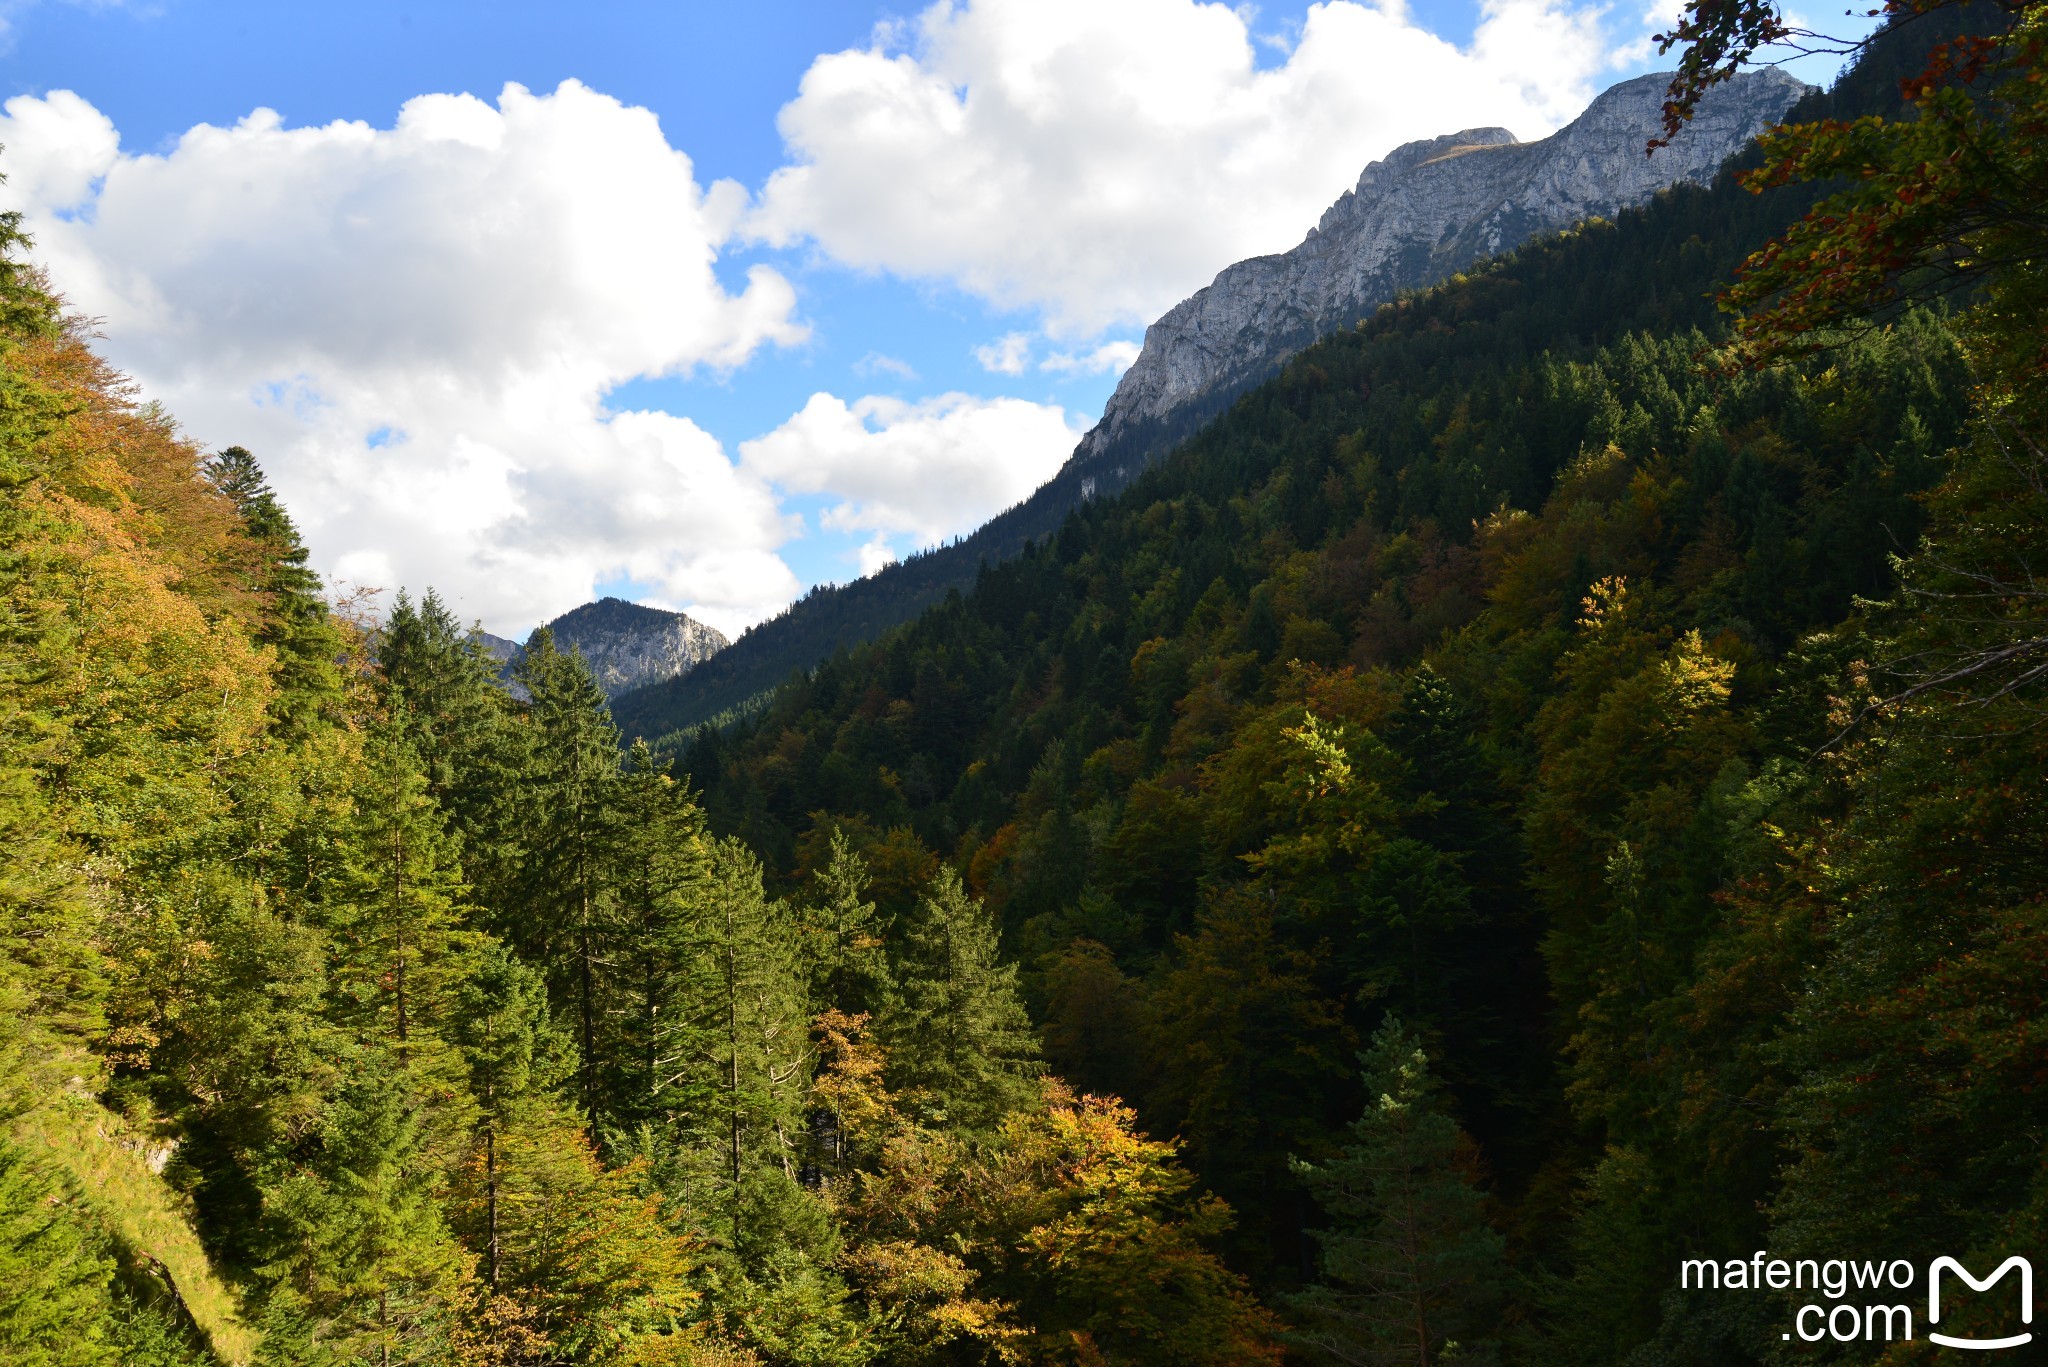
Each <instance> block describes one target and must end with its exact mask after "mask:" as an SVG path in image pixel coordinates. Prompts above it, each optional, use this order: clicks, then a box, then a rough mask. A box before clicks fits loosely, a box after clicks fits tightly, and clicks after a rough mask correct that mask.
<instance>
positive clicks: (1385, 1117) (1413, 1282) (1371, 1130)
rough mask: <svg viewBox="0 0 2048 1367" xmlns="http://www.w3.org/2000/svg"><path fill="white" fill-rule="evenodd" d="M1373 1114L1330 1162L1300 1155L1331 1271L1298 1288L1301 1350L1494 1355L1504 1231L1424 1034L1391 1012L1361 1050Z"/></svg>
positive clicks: (1416, 1365) (1367, 1356) (1471, 1357)
mask: <svg viewBox="0 0 2048 1367" xmlns="http://www.w3.org/2000/svg"><path fill="white" fill-rule="evenodd" d="M1362 1061H1363V1063H1364V1065H1365V1081H1366V1091H1367V1095H1368V1096H1369V1097H1371V1098H1372V1100H1369V1101H1368V1102H1367V1103H1366V1109H1365V1113H1364V1114H1363V1115H1361V1116H1360V1117H1359V1118H1358V1120H1357V1121H1356V1122H1355V1123H1354V1124H1353V1125H1352V1127H1351V1142H1350V1143H1349V1144H1347V1145H1345V1147H1344V1151H1343V1153H1342V1154H1340V1155H1339V1156H1338V1157H1336V1158H1333V1159H1331V1160H1330V1161H1328V1162H1326V1163H1320V1164H1309V1163H1298V1164H1297V1171H1298V1172H1299V1173H1300V1174H1301V1176H1302V1178H1303V1180H1304V1181H1305V1182H1306V1183H1307V1184H1308V1187H1309V1190H1310V1192H1311V1193H1313V1194H1314V1196H1315V1198H1316V1200H1317V1203H1318V1204H1319V1205H1320V1206H1321V1207H1322V1209H1323V1211H1324V1213H1325V1214H1326V1215H1327V1216H1328V1217H1329V1218H1330V1220H1331V1225H1330V1227H1329V1228H1327V1229H1325V1230H1321V1231H1319V1232H1318V1233H1317V1236H1316V1237H1317V1238H1318V1239H1319V1240H1320V1241H1321V1243H1322V1257H1321V1266H1322V1274H1323V1281H1322V1283H1321V1284H1320V1285H1318V1286H1316V1287H1313V1288H1312V1289H1310V1290H1309V1291H1307V1292H1305V1293H1303V1294H1302V1295H1299V1296H1296V1297H1294V1298H1293V1306H1294V1310H1295V1313H1296V1317H1297V1320H1298V1322H1299V1324H1300V1325H1301V1328H1300V1331H1299V1333H1298V1334H1297V1338H1298V1340H1299V1341H1300V1342H1301V1343H1302V1344H1303V1346H1305V1347H1308V1348H1310V1349H1312V1350H1313V1351H1315V1352H1316V1353H1317V1354H1318V1355H1320V1356H1323V1357H1327V1358H1329V1359H1332V1360H1334V1361H1337V1362H1343V1363H1355V1364H1360V1365H1361V1367H1366V1365H1370V1367H1394V1364H1401V1367H1430V1364H1432V1363H1447V1362H1453V1361H1455V1362H1459V1363H1480V1362H1489V1361H1492V1360H1493V1359H1494V1356H1495V1351H1494V1349H1493V1347H1492V1345H1491V1344H1490V1343H1488V1342H1486V1341H1485V1340H1484V1339H1483V1338H1482V1337H1481V1336H1482V1335H1483V1333H1484V1332H1485V1325H1486V1315H1487V1312H1488V1310H1489V1309H1490V1307H1491V1305H1492V1304H1493V1302H1495V1301H1496V1300H1497V1299H1498V1298H1499V1296H1500V1295H1501V1293H1502V1291H1503V1289H1504V1288H1503V1279H1504V1277H1505V1272H1506V1265H1505V1262H1504V1261H1503V1257H1502V1250H1503V1241H1502V1240H1501V1237H1500V1235H1498V1234H1497V1233H1495V1232H1494V1231H1493V1230H1492V1229H1490V1228H1489V1227H1488V1226H1487V1224H1486V1221H1485V1219H1484V1218H1483V1217H1482V1216H1481V1214H1480V1209H1479V1204H1480V1196H1479V1190H1478V1188H1477V1187H1476V1186H1475V1185H1474V1183H1473V1180H1472V1174H1471V1171H1470V1167H1469V1161H1468V1160H1469V1158H1470V1151H1471V1143H1470V1141H1469V1140H1467V1139H1466V1138H1465V1136H1464V1135H1463V1134H1462V1133H1460V1131H1459V1129H1458V1126H1457V1123H1456V1122H1455V1121H1453V1120H1452V1119H1451V1118H1450V1117H1449V1116H1448V1115H1446V1114H1444V1111H1443V1103H1442V1099H1441V1096H1440V1094H1439V1092H1438V1087H1437V1083H1436V1080H1435V1079H1434V1078H1433V1077H1432V1076H1431V1075H1430V1068H1429V1058H1428V1056H1427V1055H1426V1054H1425V1053H1424V1052H1423V1049H1422V1045H1421V1042H1420V1040H1418V1039H1417V1037H1416V1036H1415V1035H1414V1034H1413V1033H1412V1032H1411V1031H1409V1030H1408V1029H1407V1028H1406V1027H1404V1026H1403V1025H1402V1024H1401V1022H1400V1021H1399V1020H1398V1019H1396V1018H1394V1017H1392V1016H1389V1017H1388V1018H1387V1019H1386V1021H1385V1022H1384V1023H1383V1024H1382V1025H1381V1026H1380V1028H1379V1030H1378V1031H1377V1032H1376V1033H1375V1034H1374V1035H1373V1039H1372V1047H1371V1048H1370V1049H1369V1050H1367V1052H1366V1053H1365V1055H1364V1057H1363V1060H1362Z"/></svg>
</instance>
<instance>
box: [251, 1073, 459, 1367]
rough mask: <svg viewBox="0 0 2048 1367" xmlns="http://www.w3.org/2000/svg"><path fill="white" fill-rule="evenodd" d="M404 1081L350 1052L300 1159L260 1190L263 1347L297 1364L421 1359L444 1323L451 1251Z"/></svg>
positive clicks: (453, 1269)
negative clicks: (350, 1060) (309, 1148)
mask: <svg viewBox="0 0 2048 1367" xmlns="http://www.w3.org/2000/svg"><path fill="white" fill-rule="evenodd" d="M426 1139H427V1136H426V1128H425V1126H424V1125H423V1124H422V1122H421V1117H420V1115H419V1111H418V1099H417V1097H416V1096H415V1095H414V1094H412V1093H411V1092H409V1091H408V1090H407V1088H406V1087H405V1086H404V1085H403V1081H402V1074H401V1073H400V1071H399V1070H398V1069H396V1068H395V1067H393V1066H392V1065H391V1064H390V1063H389V1062H388V1061H386V1060H384V1059H382V1058H379V1057H378V1056H376V1055H374V1054H367V1055H364V1056H362V1057H360V1058H359V1059H358V1060H357V1061H356V1064H355V1066H354V1069H353V1072H352V1075H351V1076H350V1077H349V1078H348V1079H347V1080H346V1081H344V1083H343V1084H342V1086H341V1088H340V1089H339V1090H338V1091H337V1092H336V1094H335V1096H334V1098H333V1100H332V1101H331V1102H330V1103H329V1105H328V1108H327V1111H326V1114H325V1115H324V1116H323V1117H322V1121H321V1125H320V1131H319V1144H318V1147H317V1149H316V1150H315V1152H314V1153H313V1154H312V1155H311V1157H310V1159H309V1160H308V1161H307V1162H306V1163H305V1164H304V1165H303V1166H300V1167H298V1168H296V1169H295V1170H293V1171H291V1172H290V1173H289V1174H287V1175H286V1176H284V1177H283V1178H282V1179H281V1180H279V1181H277V1182H276V1183H275V1184H273V1185H272V1186H271V1188H270V1190H269V1191H267V1192H266V1193H265V1197H264V1207H265V1212H266V1214H267V1215H268V1217H269V1223H270V1227H271V1233H272V1239H273V1245H272V1253H271V1257H270V1258H269V1259H268V1261H267V1263H266V1265H265V1268H264V1271H265V1273H266V1274H267V1276H268V1277H269V1278H270V1279H271V1280H272V1282H273V1293H272V1297H271V1301H272V1303H271V1306H270V1310H271V1324H272V1326H273V1327H274V1328H275V1329H277V1330H278V1331H279V1332H278V1333H276V1335H275V1338H276V1340H277V1341H276V1342H274V1343H267V1344H266V1349H267V1351H268V1352H269V1354H270V1355H272V1356H273V1357H281V1358H284V1359H285V1360H295V1361H314V1362H319V1361H342V1362H350V1361H353V1362H364V1361H367V1362H375V1363H378V1364H380V1367H381V1365H382V1364H386V1363H391V1362H413V1361H420V1360H423V1359H430V1358H431V1357H432V1355H433V1354H434V1353H435V1352H436V1351H437V1350H438V1348H439V1346H440V1345H441V1344H442V1343H444V1342H445V1340H446V1338H447V1335H448V1334H449V1332H450V1331H451V1329H452V1328H453V1323H454V1320H453V1316H454V1310H455V1303H456V1298H457V1296H458V1294H459V1288H460V1281H461V1276H462V1271H463V1267H462V1262H463V1260H462V1257H461V1250H460V1249H459V1248H458V1247H457V1245H456V1244H455V1242H454V1240H453V1238H452V1237H451V1236H450V1234H449V1232H448V1228H447V1226H446V1224H445V1223H444V1222H443V1220H442V1215H441V1208H440V1205H439V1203H438V1197H439V1195H440V1187H441V1175H440V1172H439V1171H438V1169H437V1167H436V1165H435V1164H434V1162H433V1161H432V1159H431V1157H430V1154H429V1152H428V1149H427V1143H426Z"/></svg>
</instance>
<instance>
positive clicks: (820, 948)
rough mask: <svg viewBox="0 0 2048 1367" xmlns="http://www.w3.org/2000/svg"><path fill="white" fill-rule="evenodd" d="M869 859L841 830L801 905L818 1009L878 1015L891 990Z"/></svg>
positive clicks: (802, 936) (803, 948) (806, 961)
mask: <svg viewBox="0 0 2048 1367" xmlns="http://www.w3.org/2000/svg"><path fill="white" fill-rule="evenodd" d="M869 881H870V880H869V877H868V869H867V863H866V861H865V860H863V859H862V858H861V857H860V855H859V854H857V853H856V852H855V851H854V848H853V844H852V842H851V841H849V840H848V839H847V838H846V833H845V832H844V831H840V830H834V831H833V832H832V853H831V858H830V860H829V862H828V863H827V864H826V865H825V867H824V868H822V869H819V870H818V871H817V873H815V874H814V875H812V880H811V891H810V896H808V897H806V898H804V899H802V900H800V901H799V902H798V903H797V905H796V917H797V925H796V929H797V935H798V946H799V951H800V953H801V954H802V957H803V965H804V971H805V977H806V979H807V981H808V984H809V987H810V998H811V1004H812V1008H813V1010H814V1011H822V1010H827V1009H830V1010H837V1011H843V1012H845V1013H847V1014H848V1015H869V1016H872V1015H874V1014H876V1013H878V1012H879V1011H881V1010H882V1008H883V1007H884V1005H885V1004H886V1003H887V1001H888V998H889V993H890V982H889V963H888V960H887V958H886V957H885V956H884V955H883V952H882V936H881V925H880V922H879V921H878V919H877V918H876V915H875V904H874V903H873V902H870V901H868V900H866V894H867V890H868V884H869Z"/></svg>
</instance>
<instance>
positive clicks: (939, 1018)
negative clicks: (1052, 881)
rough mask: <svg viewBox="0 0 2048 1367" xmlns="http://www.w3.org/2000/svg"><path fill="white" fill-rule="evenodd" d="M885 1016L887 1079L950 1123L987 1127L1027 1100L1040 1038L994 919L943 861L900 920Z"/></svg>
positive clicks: (893, 1086)
mask: <svg viewBox="0 0 2048 1367" xmlns="http://www.w3.org/2000/svg"><path fill="white" fill-rule="evenodd" d="M895 950H896V955H897V957H896V962H895V963H894V964H893V965H892V970H893V973H894V976H895V978H896V984H897V991H896V996H895V998H894V1000H893V1001H892V1002H891V1003H890V1006H889V1009H888V1011H887V1013H886V1014H885V1016H884V1017H883V1020H882V1023H881V1024H882V1028H881V1031H880V1034H881V1037H882V1042H883V1044H884V1045H885V1047H886V1048H887V1049H888V1051H889V1060H890V1076H889V1084H890V1086H891V1087H892V1088H894V1089H895V1090H897V1091H899V1092H902V1093H905V1094H907V1095H914V1096H915V1097H916V1098H917V1099H918V1100H919V1101H920V1102H921V1103H922V1105H923V1106H925V1107H926V1108H927V1109H928V1110H929V1111H930V1112H931V1113H932V1115H933V1117H934V1118H935V1119H938V1120H940V1121H941V1122H942V1123H943V1124H945V1125H948V1126H954V1127H959V1128H963V1129H983V1128H986V1127H988V1126H991V1125H994V1124H995V1123H996V1122H998V1121H1000V1120H1001V1119H1002V1118H1003V1116H1005V1115H1006V1114H1008V1113H1009V1112H1011V1111H1014V1110H1016V1109H1018V1108H1020V1107H1022V1106H1024V1105H1026V1104H1028V1103H1029V1102H1030V1100H1031V1098H1032V1095H1033V1087H1032V1082H1031V1079H1032V1077H1033V1076H1034V1075H1035V1074H1036V1072H1037V1071H1038V1042H1037V1040H1036V1038H1035V1037H1034V1036H1033V1034H1032V1032H1031V1021H1030V1018H1029V1017H1028V1016H1027V1015H1026V1014H1025V1011H1024V1003H1023V1001H1022V999H1021V998H1020V997H1019V995H1018V991H1017V966H1016V965H1015V964H1006V963H1003V962H1001V961H1000V959H999V958H998V956H997V952H996V927H995V918H994V917H992V916H991V915H989V913H988V910H987V908H986V907H984V906H983V905H982V904H981V902H979V901H978V900H976V899H975V898H972V897H969V896H968V895H967V890H966V889H965V888H964V887H962V886H961V884H960V876H959V875H958V874H956V873H954V872H953V870H952V869H951V868H949V867H945V866H943V865H942V866H941V867H940V869H939V873H938V876H937V877H936V878H935V879H934V880H933V881H932V883H931V885H930V886H929V887H927V888H926V889H925V891H924V893H923V894H922V895H921V896H920V897H919V898H918V899H917V902H916V904H915V906H914V907H913V908H912V909H911V912H910V915H909V917H908V918H907V919H906V922H905V923H904V924H903V925H902V926H901V927H900V937H899V941H898V943H897V944H896V946H895Z"/></svg>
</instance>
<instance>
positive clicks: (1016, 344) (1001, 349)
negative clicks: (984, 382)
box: [974, 332, 1031, 375]
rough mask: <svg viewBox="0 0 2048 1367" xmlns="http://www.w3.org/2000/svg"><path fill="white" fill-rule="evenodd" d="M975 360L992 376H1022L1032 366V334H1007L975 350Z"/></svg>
mask: <svg viewBox="0 0 2048 1367" xmlns="http://www.w3.org/2000/svg"><path fill="white" fill-rule="evenodd" d="M974 359H975V360H977V361H979V362H981V368H982V369H983V370H986V371H988V372H989V373H990V374H992V375H1022V374H1023V373H1024V371H1025V369H1026V367H1028V366H1029V365H1030V364H1031V334H1030V333H1028V332H1006V333H1004V334H1003V335H1002V336H1000V337H998V338H996V339H995V340H994V341H993V342H990V343H989V344H988V345H986V346H978V347H976V348H975V349H974Z"/></svg>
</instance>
